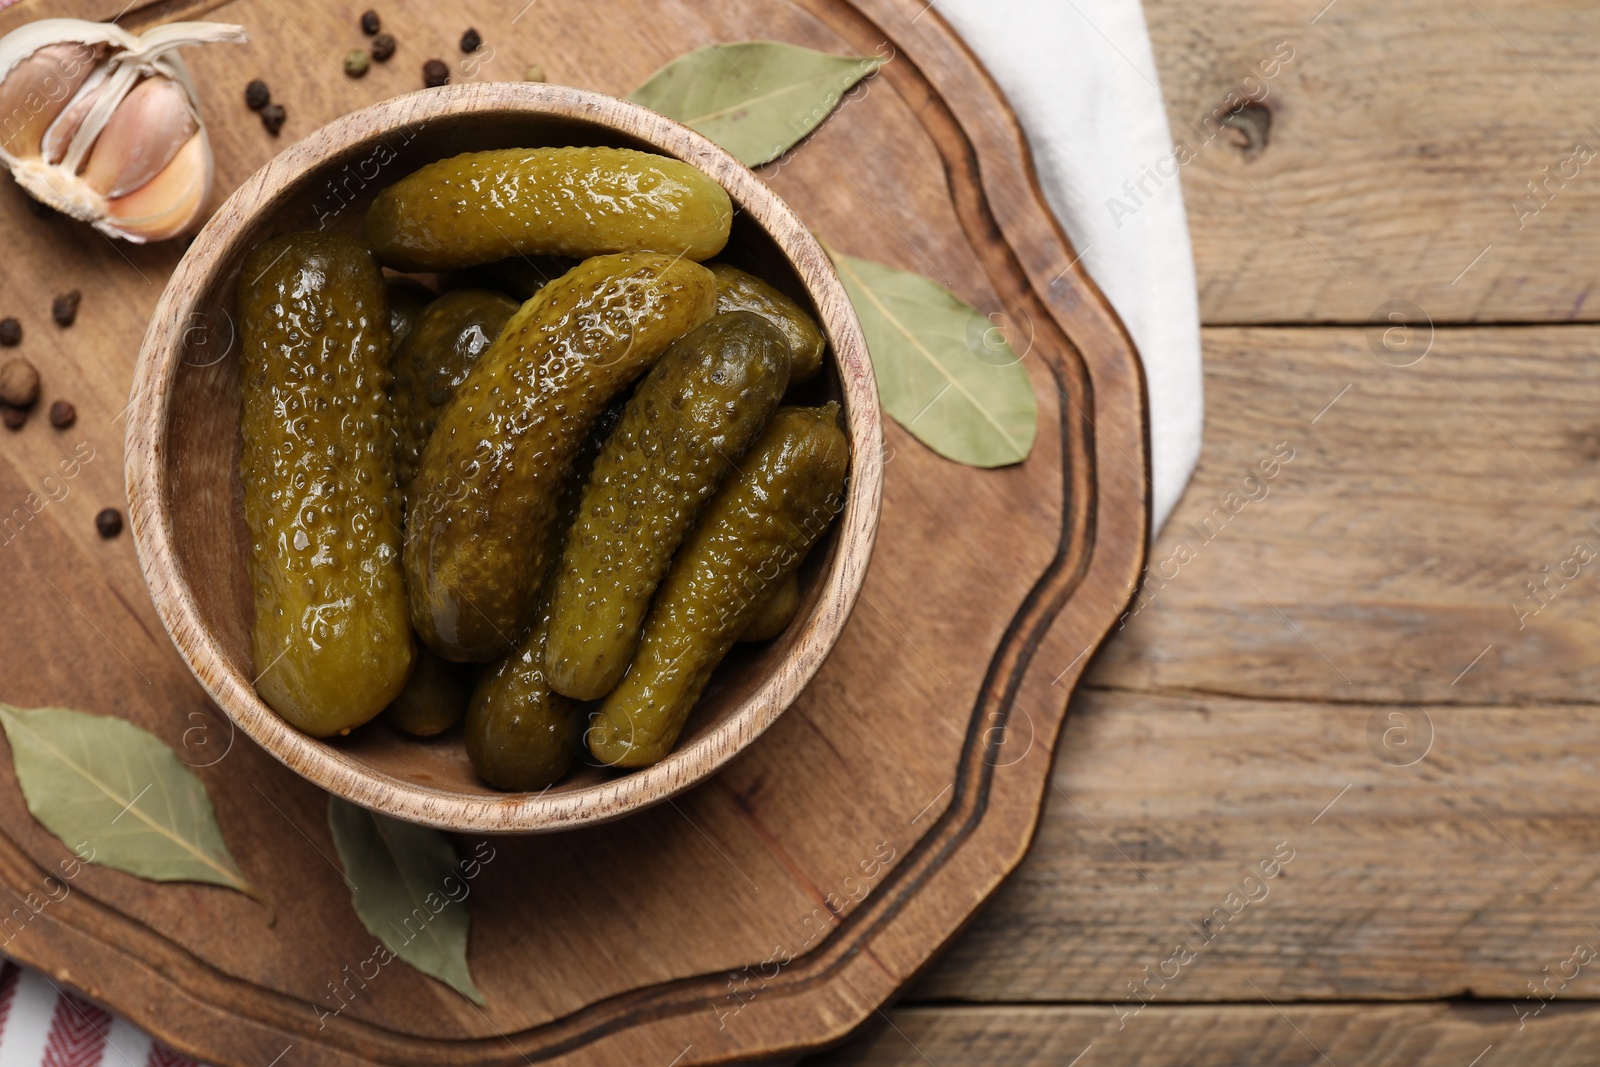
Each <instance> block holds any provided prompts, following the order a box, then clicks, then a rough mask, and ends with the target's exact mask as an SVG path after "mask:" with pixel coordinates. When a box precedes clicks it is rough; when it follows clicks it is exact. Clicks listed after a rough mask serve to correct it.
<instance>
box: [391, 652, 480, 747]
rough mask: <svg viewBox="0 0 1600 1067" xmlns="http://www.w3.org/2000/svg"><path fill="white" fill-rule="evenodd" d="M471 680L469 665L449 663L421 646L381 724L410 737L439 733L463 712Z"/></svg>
mask: <svg viewBox="0 0 1600 1067" xmlns="http://www.w3.org/2000/svg"><path fill="white" fill-rule="evenodd" d="M473 680H474V679H473V668H472V666H471V665H470V664H466V663H451V662H450V661H449V660H447V659H443V658H441V657H440V656H439V655H438V653H436V652H434V651H433V650H432V649H431V648H429V647H428V646H427V645H423V646H422V647H421V648H419V649H418V650H417V665H416V666H415V667H414V668H412V670H411V677H410V678H408V679H407V680H406V686H405V688H404V689H402V690H400V695H399V696H397V697H395V698H394V703H393V704H390V705H389V707H388V709H387V710H386V711H384V713H383V718H384V721H385V722H387V723H388V724H389V725H390V726H393V727H394V728H395V729H397V730H400V731H402V732H404V733H408V734H411V735H412V736H413V737H432V736H433V735H435V734H442V733H444V732H445V731H446V730H448V729H450V727H452V726H454V725H455V724H456V723H457V722H458V721H460V719H461V716H462V715H463V714H464V713H465V712H466V710H467V699H468V698H469V697H471V696H472V685H473Z"/></svg>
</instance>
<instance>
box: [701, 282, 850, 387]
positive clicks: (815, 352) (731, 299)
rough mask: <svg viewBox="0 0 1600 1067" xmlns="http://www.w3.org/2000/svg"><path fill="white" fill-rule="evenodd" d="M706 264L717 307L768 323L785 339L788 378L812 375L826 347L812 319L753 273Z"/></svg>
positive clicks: (804, 379)
mask: <svg viewBox="0 0 1600 1067" xmlns="http://www.w3.org/2000/svg"><path fill="white" fill-rule="evenodd" d="M710 267H711V273H712V274H714V275H716V278H717V311H718V312H719V313H720V312H726V311H749V312H752V313H754V314H756V315H760V316H761V317H762V318H764V319H766V320H767V321H768V322H770V323H772V325H774V326H776V327H777V328H778V329H779V330H780V331H782V333H783V336H784V339H785V340H786V341H788V342H789V352H790V355H791V357H792V359H793V361H794V362H793V364H792V365H791V366H790V368H789V380H790V381H791V382H803V381H806V380H807V379H810V378H813V377H815V376H816V373H817V371H819V370H821V369H822V353H823V350H824V349H825V348H826V347H827V342H826V341H825V340H823V337H822V330H821V328H820V327H818V326H817V323H816V320H815V319H813V318H812V317H811V316H810V315H807V314H806V313H805V312H804V311H803V310H801V308H800V305H799V304H796V303H795V302H794V301H793V300H790V299H789V298H788V297H787V296H784V295H783V294H782V293H780V292H778V290H776V289H774V288H773V287H772V286H770V285H768V284H767V283H766V282H764V281H762V280H761V279H760V278H757V277H756V276H755V275H754V274H747V273H746V272H744V271H742V270H740V269H739V268H738V267H734V266H730V265H729V264H727V263H712V264H710Z"/></svg>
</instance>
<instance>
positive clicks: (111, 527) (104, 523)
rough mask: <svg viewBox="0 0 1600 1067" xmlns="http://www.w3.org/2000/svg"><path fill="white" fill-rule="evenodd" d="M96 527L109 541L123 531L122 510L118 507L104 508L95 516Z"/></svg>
mask: <svg viewBox="0 0 1600 1067" xmlns="http://www.w3.org/2000/svg"><path fill="white" fill-rule="evenodd" d="M94 528H95V529H96V530H97V531H99V534H100V536H101V537H104V538H105V539H106V540H107V541H109V540H111V539H112V538H113V537H115V536H117V534H119V533H121V532H122V512H120V511H118V510H117V509H116V508H104V509H102V510H101V512H100V513H99V514H98V515H96V516H95V517H94Z"/></svg>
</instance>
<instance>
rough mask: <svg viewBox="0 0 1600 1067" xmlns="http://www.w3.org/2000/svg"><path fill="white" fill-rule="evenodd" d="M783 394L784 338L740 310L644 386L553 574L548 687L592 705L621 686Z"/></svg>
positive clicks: (690, 343) (701, 334)
mask: <svg viewBox="0 0 1600 1067" xmlns="http://www.w3.org/2000/svg"><path fill="white" fill-rule="evenodd" d="M788 385H789V347H788V344H787V343H786V342H785V341H784V338H783V335H782V334H780V333H779V332H778V331H777V329H776V328H774V327H773V326H772V325H771V324H769V323H768V322H767V321H766V320H765V319H762V318H760V317H759V316H756V315H752V314H750V313H748V312H744V311H735V312H732V313H731V314H727V315H718V316H717V317H716V318H714V319H712V320H711V321H710V322H708V323H706V324H705V325H704V326H701V327H700V328H699V329H697V330H695V331H693V332H692V333H689V334H687V335H685V336H683V337H680V338H679V339H678V340H677V341H674V342H673V344H672V347H671V348H669V349H667V351H666V354H664V355H663V356H662V357H661V360H660V362H658V363H657V364H656V365H655V366H654V367H652V368H651V369H650V373H649V374H646V375H645V376H644V378H643V379H641V380H640V382H639V384H638V386H637V387H636V388H635V389H634V391H633V397H632V399H630V400H629V401H628V405H627V407H626V408H625V409H624V410H623V413H622V421H621V422H619V423H618V424H617V428H616V430H615V432H613V433H612V435H611V437H610V438H609V439H608V440H607V441H606V443H605V448H604V449H603V450H602V451H601V453H600V458H599V459H598V460H597V461H596V462H595V465H594V471H593V472H592V473H591V474H590V476H589V483H588V485H587V487H586V488H585V489H584V493H583V501H582V504H581V505H580V506H579V509H578V516H577V520H576V522H575V523H574V525H573V529H572V534H571V536H570V537H569V538H568V540H567V546H566V550H565V552H564V553H563V555H562V557H561V560H560V564H559V567H558V568H557V569H555V570H553V571H552V573H551V579H552V580H553V582H554V586H553V589H552V593H551V608H550V614H551V620H550V636H549V638H548V641H547V645H546V650H545V667H546V669H547V671H548V673H549V677H550V684H551V686H553V687H554V688H555V689H557V690H558V691H560V692H562V693H565V694H566V695H567V696H570V697H576V698H577V699H579V700H598V699H599V698H601V697H603V696H605V695H606V694H607V693H608V692H610V691H611V688H612V687H613V686H615V685H616V684H617V680H618V679H620V678H621V677H622V673H623V672H624V671H626V670H627V669H628V662H629V661H630V660H631V659H632V658H633V650H634V647H635V646H636V645H637V644H638V642H639V629H640V627H641V626H642V625H643V623H644V616H645V612H646V611H647V610H648V609H649V607H650V598H651V597H652V596H654V595H655V591H656V586H657V585H659V584H660V582H661V578H662V576H663V575H664V574H666V573H667V566H668V564H670V563H671V562H672V554H673V553H674V552H676V551H677V549H678V545H679V544H681V543H682V541H683V537H684V535H685V534H686V533H688V532H689V527H690V525H691V524H692V523H693V522H694V518H695V516H696V515H697V514H699V512H700V509H701V508H702V507H703V506H704V505H705V503H706V501H707V500H710V499H711V495H712V494H713V493H715V492H716V490H717V486H719V485H721V484H722V482H723V480H724V479H725V478H726V477H727V475H728V473H729V471H730V470H731V469H732V467H733V464H734V463H736V462H737V461H738V459H739V457H740V456H741V455H743V454H744V451H745V449H746V448H748V447H749V445H750V442H751V441H753V440H754V439H755V436H756V434H757V433H759V432H760V431H761V428H762V427H763V426H765V425H766V422H767V418H768V417H769V416H770V415H771V414H772V412H773V411H774V410H776V409H777V407H778V402H779V401H780V400H782V399H783V391H784V390H785V389H786V388H788Z"/></svg>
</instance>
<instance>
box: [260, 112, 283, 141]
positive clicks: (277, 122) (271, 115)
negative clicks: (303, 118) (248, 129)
mask: <svg viewBox="0 0 1600 1067" xmlns="http://www.w3.org/2000/svg"><path fill="white" fill-rule="evenodd" d="M288 117H289V115H288V112H286V111H284V110H283V105H282V104H268V105H267V106H266V107H264V108H262V109H261V125H263V126H265V127H266V128H267V132H268V133H270V134H272V136H274V137H276V136H278V131H279V130H281V129H283V120H284V119H286V118H288Z"/></svg>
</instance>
